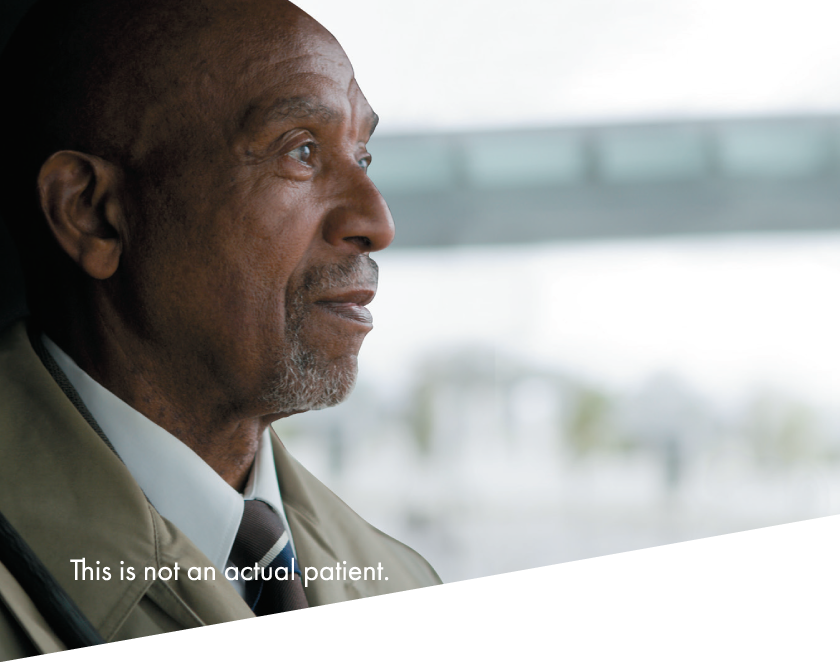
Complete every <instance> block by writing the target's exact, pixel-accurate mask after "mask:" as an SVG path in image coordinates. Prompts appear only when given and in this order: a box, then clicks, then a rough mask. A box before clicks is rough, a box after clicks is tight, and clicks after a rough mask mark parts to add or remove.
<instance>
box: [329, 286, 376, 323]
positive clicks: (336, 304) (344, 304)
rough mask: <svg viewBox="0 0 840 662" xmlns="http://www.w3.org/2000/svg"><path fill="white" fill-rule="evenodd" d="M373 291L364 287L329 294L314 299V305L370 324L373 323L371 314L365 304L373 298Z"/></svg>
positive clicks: (349, 318)
mask: <svg viewBox="0 0 840 662" xmlns="http://www.w3.org/2000/svg"><path fill="white" fill-rule="evenodd" d="M375 293H376V292H375V291H374V290H368V289H364V290H353V291H352V292H343V293H340V294H329V295H327V296H326V297H325V298H323V299H319V300H318V301H316V302H315V305H317V306H319V307H320V308H323V309H324V310H326V311H328V312H330V313H332V314H334V315H338V316H340V317H344V318H345V319H348V320H351V321H354V322H358V323H360V324H365V325H367V326H371V325H372V324H373V315H371V314H370V311H369V310H368V309H367V308H365V306H366V305H367V304H369V303H370V302H371V301H372V300H373V297H374V295H375Z"/></svg>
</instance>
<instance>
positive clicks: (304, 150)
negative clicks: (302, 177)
mask: <svg viewBox="0 0 840 662" xmlns="http://www.w3.org/2000/svg"><path fill="white" fill-rule="evenodd" d="M314 147H315V144H314V143H305V144H303V145H301V146H300V147H295V148H294V149H293V150H292V151H291V152H287V153H286V156H291V157H292V158H293V159H294V160H295V161H300V162H301V163H305V164H307V165H309V160H310V159H311V158H312V151H313V148H314Z"/></svg>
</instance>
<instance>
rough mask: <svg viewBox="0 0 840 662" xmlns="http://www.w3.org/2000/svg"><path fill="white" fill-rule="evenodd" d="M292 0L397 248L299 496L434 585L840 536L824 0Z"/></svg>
mask: <svg viewBox="0 0 840 662" xmlns="http://www.w3.org/2000/svg"><path fill="white" fill-rule="evenodd" d="M299 4H300V5H301V6H302V7H303V8H304V9H305V10H307V11H308V12H309V13H311V14H312V15H313V16H314V17H315V18H317V19H318V20H320V21H321V22H322V23H323V24H324V25H326V26H327V27H328V29H330V30H331V31H332V32H333V33H334V34H335V35H336V36H337V38H338V39H339V41H340V42H341V43H342V44H343V45H344V47H345V49H346V50H347V52H348V54H349V56H350V59H351V60H352V61H353V64H354V67H355V69H356V72H357V78H358V80H359V82H360V84H361V86H362V89H363V90H364V91H365V94H366V95H367V97H368V99H369V100H370V102H371V104H372V105H373V107H374V108H375V109H376V110H377V112H378V113H379V114H380V115H381V117H382V121H381V123H380V126H379V128H378V129H377V134H376V136H375V138H374V139H373V140H372V141H371V144H370V151H371V153H372V154H373V157H374V162H373V165H372V166H371V169H370V175H371V177H372V178H373V180H374V181H375V182H376V183H377V185H378V186H379V187H380V190H381V191H382V192H383V194H384V195H385V196H386V199H387V200H388V202H389V204H390V206H391V210H392V213H393V215H394V218H395V221H396V224H397V240H396V241H395V243H394V244H393V246H392V248H390V249H389V250H388V251H385V252H384V253H382V254H380V255H379V256H378V257H377V261H378V262H379V263H380V266H381V285H380V292H379V294H378V295H377V298H376V300H375V301H374V303H373V304H372V306H371V309H372V311H373V313H374V318H375V322H376V328H375V330H374V331H373V333H371V334H370V336H368V339H367V340H366V341H365V345H364V347H363V349H362V353H361V356H360V378H359V383H358V386H357V388H356V391H355V393H354V394H353V395H352V396H351V398H350V400H349V401H348V402H347V403H345V404H343V405H341V406H339V407H337V408H335V409H332V410H326V411H321V412H312V413H308V414H304V415H300V416H295V417H293V418H290V419H288V420H285V421H281V422H278V423H277V424H276V428H277V430H278V432H279V433H280V435H281V437H282V438H283V439H284V441H285V443H286V444H287V445H288V447H289V448H290V449H291V450H292V451H293V452H294V453H295V455H296V456H297V457H298V458H299V459H300V460H301V461H302V462H303V463H304V464H305V465H306V466H307V467H308V468H309V469H310V470H311V471H313V472H314V473H316V474H317V475H318V476H319V477H321V478H322V479H324V480H325V482H327V484H328V485H330V486H331V487H332V488H333V489H334V490H335V491H336V492H337V493H338V494H339V495H340V496H341V497H342V498H344V499H345V500H346V501H347V502H348V503H349V504H350V505H351V506H352V507H353V508H355V509H356V510H357V511H358V512H359V513H361V514H362V515H363V516H365V517H366V518H368V519H369V520H370V521H371V522H372V523H373V524H374V525H376V526H378V527H380V528H382V529H383V530H385V531H386V532H388V533H390V534H391V535H394V536H395V537H397V538H399V539H401V540H404V541H406V542H407V543H408V544H410V545H411V546H413V547H415V548H416V549H417V550H419V551H420V552H421V553H423V554H424V555H425V556H426V557H427V558H428V559H429V560H430V561H431V562H432V563H433V565H435V567H436V568H437V569H438V571H439V572H440V574H441V576H442V577H443V579H444V580H447V581H453V580H459V579H467V578H472V577H480V576H485V575H490V574H495V573H500V572H507V571H511V570H519V569H525V568H530V567H535V566H539V565H546V564H552V563H559V562H563V561H569V560H575V559H581V558H586V557H591V556H597V555H602V554H610V553H615V552H622V551H628V550H632V549H638V548H642V547H648V546H653V545H661V544H666V543H672V542H679V541H683V540H690V539H694V538H700V537H704V536H709V535H718V534H724V533H729V532H735V531H742V530H746V529H750V528H755V527H761V526H767V525H773V524H782V523H787V522H791V521H795V520H800V519H806V518H811V517H817V516H822V515H829V514H836V513H840V411H839V410H838V407H837V405H838V396H840V388H838V387H840V370H838V366H837V363H838V361H837V358H836V355H837V349H836V344H837V342H838V339H839V338H840V315H838V313H837V312H836V309H837V305H836V303H835V300H836V298H837V297H838V295H840V40H838V39H837V38H836V30H835V27H834V26H836V24H837V22H836V20H835V19H837V18H838V16H837V11H836V10H834V9H833V8H832V4H831V3H829V2H825V1H822V2H815V1H814V0H804V1H797V2H792V1H778V0H777V1H775V2H772V3H766V2H757V1H751V0H725V1H724V0H703V2H699V1H697V0H635V1H632V2H631V1H627V0H556V1H553V2H537V1H535V0H520V1H519V2H517V3H501V2H488V1H484V2H477V1H462V2H458V3H445V2H443V1H438V0H430V1H427V2H424V3H394V2H388V1H387V0H357V1H355V2H353V3H347V2H340V1H339V0H302V1H301V2H300V3H299Z"/></svg>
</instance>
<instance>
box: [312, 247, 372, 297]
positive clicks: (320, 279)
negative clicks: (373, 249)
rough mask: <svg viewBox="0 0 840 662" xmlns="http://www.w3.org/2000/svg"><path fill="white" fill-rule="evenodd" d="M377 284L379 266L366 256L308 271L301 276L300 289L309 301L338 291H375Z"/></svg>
mask: <svg viewBox="0 0 840 662" xmlns="http://www.w3.org/2000/svg"><path fill="white" fill-rule="evenodd" d="M378 282H379V265H378V264H376V262H374V261H373V259H372V258H370V257H369V256H367V255H358V256H356V257H351V258H349V259H347V260H345V261H343V262H336V263H335V264H325V265H320V266H316V267H312V268H311V269H308V270H307V271H306V272H305V273H304V275H303V282H302V284H301V289H302V290H303V292H305V293H306V295H307V296H306V298H307V299H310V300H311V298H312V297H313V296H317V295H319V294H321V293H327V292H330V291H334V290H338V289H341V290H352V289H376V286H377V283H378Z"/></svg>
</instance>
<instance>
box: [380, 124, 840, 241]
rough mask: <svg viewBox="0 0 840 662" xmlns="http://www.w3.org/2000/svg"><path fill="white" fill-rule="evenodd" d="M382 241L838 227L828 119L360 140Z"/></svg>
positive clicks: (834, 136) (837, 136)
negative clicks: (365, 143)
mask: <svg viewBox="0 0 840 662" xmlns="http://www.w3.org/2000/svg"><path fill="white" fill-rule="evenodd" d="M370 151H371V153H372V154H373V164H372V165H371V168H370V176H371V178H372V179H373V181H374V182H376V184H377V186H379V188H380V190H381V191H382V192H383V194H384V195H385V197H386V199H387V200H388V203H389V205H390V207H391V211H392V213H393V215H394V218H395V220H396V223H397V228H398V231H397V240H396V242H395V244H394V245H395V246H401V247H413V246H447V245H455V244H494V243H511V242H514V243H522V242H538V241H546V240H564V239H582V238H599V237H602V238H616V237H638V236H656V235H674V234H696V233H721V232H757V231H759V232H760V231H781V230H786V231H793V230H797V231H803V230H805V231H806V230H828V229H840V117H835V116H815V117H774V118H759V119H737V120H707V121H696V122H668V123H666V122H662V123H651V124H626V125H604V126H580V127H561V128H545V129H528V130H509V131H495V132H473V133H448V134H436V135H385V136H374V138H373V139H372V140H371V143H370Z"/></svg>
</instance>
